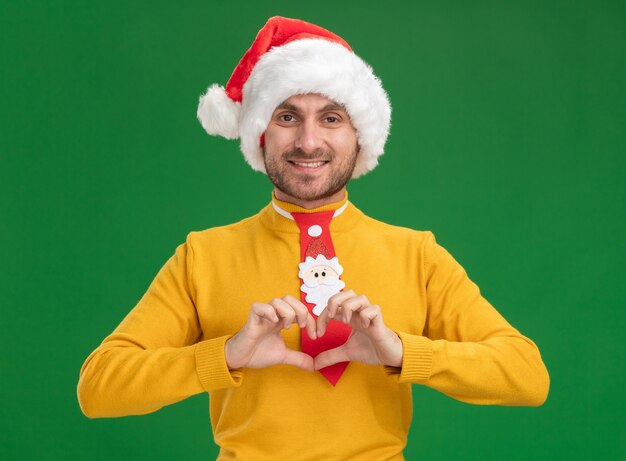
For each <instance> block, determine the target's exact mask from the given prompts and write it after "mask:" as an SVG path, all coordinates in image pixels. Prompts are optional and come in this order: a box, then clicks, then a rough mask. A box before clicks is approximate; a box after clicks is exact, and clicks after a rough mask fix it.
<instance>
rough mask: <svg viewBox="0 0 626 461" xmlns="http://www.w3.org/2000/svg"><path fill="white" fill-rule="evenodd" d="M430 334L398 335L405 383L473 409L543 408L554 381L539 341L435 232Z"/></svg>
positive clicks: (428, 276) (429, 255) (430, 249)
mask: <svg viewBox="0 0 626 461" xmlns="http://www.w3.org/2000/svg"><path fill="white" fill-rule="evenodd" d="M423 260H424V272H423V273H424V274H425V275H424V276H425V284H426V296H427V306H426V308H427V318H426V325H425V329H424V336H417V335H411V334H407V333H403V332H397V333H398V335H399V336H400V339H401V340H402V345H403V351H404V353H403V363H402V369H401V370H400V375H399V382H411V383H419V384H424V385H426V386H428V387H431V388H433V389H436V390H438V391H440V392H443V393H444V394H446V395H448V396H450V397H452V398H454V399H457V400H460V401H463V402H467V403H473V404H484V405H530V406H539V405H541V404H543V402H544V401H545V400H546V398H547V394H548V389H549V376H548V372H547V369H546V367H545V365H544V363H543V361H542V359H541V356H540V353H539V350H538V348H537V346H536V345H535V343H533V342H532V341H531V340H530V339H528V338H526V337H525V336H523V335H522V334H520V332H519V331H517V330H516V329H515V328H513V327H512V326H511V325H510V324H509V323H508V322H507V321H506V320H505V319H504V317H502V315H500V314H499V313H498V312H497V311H496V309H494V308H493V306H491V304H490V303H489V302H488V301H487V300H486V299H485V298H483V297H482V296H481V294H480V290H479V289H478V287H477V286H476V284H474V283H473V282H472V281H471V280H470V279H469V278H468V276H467V274H466V272H465V270H464V269H463V268H462V267H461V265H460V264H459V263H458V262H457V261H456V260H455V259H454V258H453V257H452V256H451V255H450V254H449V253H448V252H447V251H446V250H445V249H444V248H442V247H441V246H439V245H438V244H437V243H436V241H435V238H434V236H433V234H432V233H428V237H427V239H426V243H425V246H424V258H423Z"/></svg>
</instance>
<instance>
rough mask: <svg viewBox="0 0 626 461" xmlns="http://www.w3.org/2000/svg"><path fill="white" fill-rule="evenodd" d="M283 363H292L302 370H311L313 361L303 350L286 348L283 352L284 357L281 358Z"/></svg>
mask: <svg viewBox="0 0 626 461" xmlns="http://www.w3.org/2000/svg"><path fill="white" fill-rule="evenodd" d="M283 364H284V365H293V366H294V367H298V368H302V369H303V370H307V371H313V370H314V369H315V368H314V362H313V357H311V356H310V355H308V354H305V353H304V352H298V351H294V350H291V349H288V350H287V351H286V352H285V358H284V359H283Z"/></svg>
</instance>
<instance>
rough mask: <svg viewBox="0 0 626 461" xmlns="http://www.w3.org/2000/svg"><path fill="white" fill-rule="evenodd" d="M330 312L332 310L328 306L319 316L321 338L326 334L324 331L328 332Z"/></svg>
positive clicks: (319, 334) (318, 332)
mask: <svg viewBox="0 0 626 461" xmlns="http://www.w3.org/2000/svg"><path fill="white" fill-rule="evenodd" d="M329 312H330V311H329V310H328V308H326V309H324V310H323V311H322V313H321V314H320V315H319V317H317V322H316V324H317V325H316V326H317V337H318V338H321V337H322V336H324V333H326V325H328V322H330V317H329Z"/></svg>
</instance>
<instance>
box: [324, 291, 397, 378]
mask: <svg viewBox="0 0 626 461" xmlns="http://www.w3.org/2000/svg"><path fill="white" fill-rule="evenodd" d="M331 319H334V320H337V321H340V322H343V323H345V324H347V325H350V326H351V327H352V334H351V335H350V337H349V338H348V341H346V342H345V343H344V344H343V345H341V346H339V347H336V348H335V349H329V350H327V351H324V352H322V353H320V354H319V355H318V356H317V357H315V369H316V370H319V369H320V368H325V367H327V366H330V365H333V364H335V363H339V362H349V361H356V362H361V363H365V364H367V365H387V366H392V367H401V366H402V341H400V338H399V337H398V335H397V334H396V333H394V332H393V331H392V330H390V329H389V328H388V327H387V326H386V325H385V322H384V321H383V315H382V313H381V311H380V307H379V306H377V305H371V304H370V302H369V300H368V299H367V297H365V295H359V296H357V295H356V294H355V293H354V291H352V290H347V291H342V292H341V293H337V294H336V295H334V296H332V297H331V298H330V299H329V300H328V305H327V306H326V309H324V312H322V314H321V315H320V316H319V317H318V318H317V337H318V338H319V337H322V336H324V334H325V333H326V326H327V325H328V322H330V320H331Z"/></svg>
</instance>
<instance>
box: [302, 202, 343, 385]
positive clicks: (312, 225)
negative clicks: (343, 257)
mask: <svg viewBox="0 0 626 461" xmlns="http://www.w3.org/2000/svg"><path fill="white" fill-rule="evenodd" d="M333 214H334V211H332V210H331V211H320V212H317V213H291V215H292V216H293V218H294V220H295V221H296V224H297V225H298V227H299V228H300V261H302V262H303V263H307V262H308V266H314V267H313V268H312V269H309V270H308V274H309V276H310V280H314V282H310V283H311V284H312V283H315V282H317V281H318V280H323V279H324V277H327V276H328V275H329V274H327V273H326V272H331V273H333V274H334V273H337V274H338V275H339V276H340V275H341V269H340V266H339V265H338V260H337V258H336V255H335V248H334V246H333V241H332V238H331V236H330V230H329V228H328V226H329V224H330V221H331V220H332V219H333ZM316 257H317V258H318V259H317V262H316V261H315V259H316ZM316 264H317V265H316ZM300 266H301V271H300V272H301V274H300V277H303V275H302V271H303V264H300ZM313 277H318V278H317V279H313ZM304 278H306V276H304ZM302 281H303V282H304V279H303V280H302ZM305 283H306V282H305ZM337 286H340V287H343V286H344V283H343V282H341V281H340V282H339V283H337V284H335V287H337ZM322 288H325V287H322ZM304 290H305V288H304V285H303V288H302V289H301V291H300V299H301V300H302V302H303V303H304V305H305V306H307V308H308V309H309V312H310V313H311V315H313V317H314V318H317V315H319V314H320V313H321V312H320V310H323V309H324V308H325V307H326V305H325V302H322V303H321V304H320V303H317V308H316V304H315V302H309V301H311V300H313V301H315V299H316V298H315V295H313V294H307V293H306V292H305V291H304ZM337 291H340V290H337ZM309 293H310V292H309ZM307 296H308V297H309V301H307V299H306V298H307ZM321 299H324V297H323V296H322V298H321ZM314 309H315V312H314ZM351 332H352V328H350V326H349V325H346V324H344V323H342V322H338V321H335V320H331V321H330V323H329V324H328V326H327V329H326V333H325V334H324V336H322V337H321V338H318V339H316V340H312V339H311V338H309V336H308V335H307V334H306V332H305V331H304V330H302V351H303V352H305V353H307V354H309V355H310V356H311V357H313V358H315V357H316V356H317V355H318V354H319V353H320V352H323V351H325V350H328V349H334V348H335V347H339V346H341V345H342V344H344V343H345V342H346V341H347V340H348V337H349V336H350V333H351ZM348 363H349V362H340V363H336V364H334V365H331V366H328V367H326V368H322V369H321V370H319V371H320V372H321V373H322V375H324V377H325V378H326V379H327V380H328V381H329V382H330V383H331V384H332V385H333V386H334V385H335V384H337V381H339V378H341V375H342V374H343V372H344V371H345V369H346V367H347V366H348Z"/></svg>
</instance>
